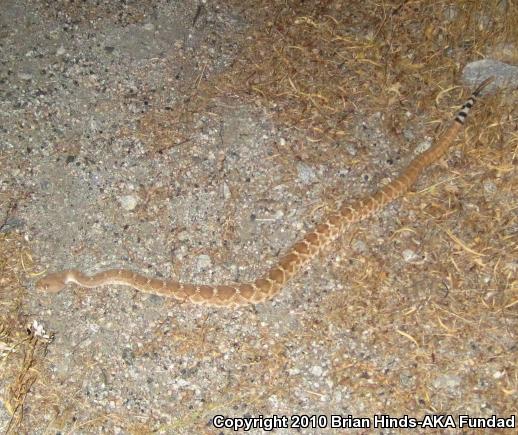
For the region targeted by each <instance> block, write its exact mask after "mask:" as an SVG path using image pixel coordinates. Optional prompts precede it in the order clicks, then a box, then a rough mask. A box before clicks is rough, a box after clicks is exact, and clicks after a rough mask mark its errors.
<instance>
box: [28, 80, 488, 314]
mask: <svg viewBox="0 0 518 435" xmlns="http://www.w3.org/2000/svg"><path fill="white" fill-rule="evenodd" d="M491 81H492V78H489V79H487V80H485V81H484V82H482V83H481V84H480V86H479V87H478V88H477V89H476V90H475V91H474V92H473V94H472V95H471V97H470V98H469V99H468V100H467V101H466V103H464V105H463V106H462V108H461V110H460V111H459V112H458V113H457V116H456V117H455V119H454V121H453V123H452V125H451V126H450V127H449V128H448V129H447V130H446V131H445V133H444V134H443V135H442V136H441V137H440V138H439V140H438V141H437V142H436V143H435V144H434V145H433V146H432V147H430V148H429V149H428V150H426V151H425V152H423V153H422V154H420V155H419V156H417V157H416V158H415V159H414V160H412V162H411V163H410V164H409V165H408V166H407V167H406V169H404V170H403V171H402V173H401V174H400V175H399V176H398V177H397V178H396V179H395V180H393V181H392V182H390V183H389V184H387V185H386V186H384V187H383V188H381V189H380V190H379V191H378V192H376V193H375V194H373V195H371V196H369V197H367V198H364V199H361V200H358V201H355V202H353V203H351V204H348V203H344V204H343V205H342V206H341V207H340V208H339V209H338V210H337V211H336V212H334V213H332V214H330V215H329V216H327V218H326V219H325V220H324V221H323V222H322V223H320V224H319V225H317V226H316V227H315V228H314V229H313V231H311V232H309V233H307V234H306V235H305V236H304V237H303V238H302V240H300V241H298V242H296V243H295V244H293V245H292V246H291V247H290V248H289V249H288V251H287V253H286V254H285V255H284V256H282V257H281V258H280V259H279V261H278V262H277V263H276V264H275V265H274V266H273V267H272V268H271V269H270V270H268V271H267V272H266V273H265V274H264V276H262V277H260V278H258V279H256V280H255V281H253V282H250V283H236V284H228V285H197V284H190V283H181V282H176V281H167V280H162V279H157V278H148V277H146V276H143V275H140V274H138V273H135V272H132V271H130V270H126V269H111V270H106V271H104V272H100V273H97V274H95V275H92V276H87V275H85V274H84V273H82V272H80V271H78V270H64V271H61V272H54V273H50V274H48V275H47V276H45V277H43V278H42V279H40V280H39V281H38V282H37V284H36V288H37V289H39V290H42V291H47V292H52V293H56V292H59V291H61V290H62V289H63V288H64V287H65V286H66V285H67V284H68V283H76V284H78V285H80V286H81V287H87V288H93V287H99V286H103V285H109V284H121V285H126V286H130V287H132V288H134V289H137V290H139V291H141V292H145V293H151V294H155V295H160V296H168V297H173V298H175V299H177V300H180V301H188V302H192V303H195V304H205V305H212V306H229V307H231V306H240V305H246V304H255V303H259V302H263V301H266V300H268V299H271V298H272V297H274V296H275V295H276V294H278V293H279V292H280V291H281V289H282V287H283V286H284V284H286V282H287V281H288V280H289V279H291V278H292V277H293V276H295V275H296V274H297V273H298V272H299V271H300V270H301V269H302V268H303V267H304V266H305V265H306V264H307V263H308V262H309V261H310V260H311V259H312V258H314V257H315V256H317V255H318V254H319V253H320V251H321V250H322V249H324V248H325V247H326V246H327V245H329V244H330V243H331V242H332V241H334V240H335V239H336V238H337V237H338V236H339V235H341V234H342V233H343V232H344V231H345V229H346V227H347V226H348V225H349V224H351V223H353V222H357V221H360V220H362V219H365V218H367V217H369V216H371V215H372V214H374V213H375V212H377V211H378V210H380V209H382V208H383V207H385V206H386V205H387V204H388V203H390V202H392V201H393V200H394V199H396V198H398V197H399V196H401V195H403V194H404V193H405V192H407V191H408V189H409V188H410V186H411V185H412V184H413V183H414V182H415V181H416V179H417V178H418V176H419V175H420V174H421V172H423V171H424V170H425V169H426V168H427V167H428V166H429V165H430V164H431V163H433V162H435V161H436V160H438V159H439V158H440V157H441V156H442V155H443V154H444V153H445V152H446V151H447V149H448V148H449V147H450V145H451V144H452V143H453V141H454V140H455V138H456V136H457V133H458V132H459V130H460V129H461V128H462V127H463V125H464V122H465V120H466V118H467V115H468V112H469V110H470V109H471V107H472V106H473V104H474V103H475V99H476V97H478V95H479V94H480V92H481V91H482V89H483V88H484V87H486V86H487V84H488V83H490V82H491Z"/></svg>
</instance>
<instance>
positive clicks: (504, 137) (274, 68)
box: [0, 0, 518, 433]
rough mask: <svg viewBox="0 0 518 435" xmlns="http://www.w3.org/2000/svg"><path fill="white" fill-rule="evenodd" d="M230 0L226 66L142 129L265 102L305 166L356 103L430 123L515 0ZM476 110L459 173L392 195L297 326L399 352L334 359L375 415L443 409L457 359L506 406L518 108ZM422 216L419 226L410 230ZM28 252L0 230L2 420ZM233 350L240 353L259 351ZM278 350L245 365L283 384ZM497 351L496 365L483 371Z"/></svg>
mask: <svg viewBox="0 0 518 435" xmlns="http://www.w3.org/2000/svg"><path fill="white" fill-rule="evenodd" d="M235 3H236V7H239V8H240V9H241V10H242V11H243V13H244V14H246V15H248V16H249V18H250V19H251V20H253V21H254V26H253V27H252V30H251V32H250V34H249V35H247V37H246V39H245V40H244V41H239V42H240V43H241V45H242V51H241V53H240V55H239V56H238V57H237V59H236V61H235V64H234V65H233V67H232V68H231V69H230V70H229V71H228V72H226V73H225V74H224V75H222V76H221V77H217V78H216V79H215V80H211V81H210V82H204V81H203V80H200V81H197V83H195V84H193V89H192V90H191V91H189V92H186V95H187V94H188V95H189V97H188V98H187V99H186V100H185V104H184V108H185V109H184V110H177V111H167V110H163V111H162V110H152V111H150V112H148V113H147V114H146V115H145V116H144V117H143V119H142V123H141V131H140V134H141V135H142V138H143V139H145V140H146V141H149V143H150V144H151V143H154V144H158V150H161V149H164V148H167V147H170V146H175V145H177V144H180V143H183V142H184V141H186V140H188V138H189V135H188V128H189V120H190V119H191V117H190V115H191V114H192V113H193V112H199V111H203V110H206V109H207V105H208V102H210V101H212V99H213V98H215V97H216V96H218V97H224V98H226V99H227V100H228V99H232V98H239V99H240V100H243V99H245V100H248V101H249V102H250V104H253V105H261V106H264V107H267V108H268V109H269V110H271V111H272V112H273V113H275V114H276V120H277V122H279V123H281V124H282V125H284V126H285V127H286V128H288V129H291V130H292V132H293V134H294V135H300V136H301V137H303V138H304V139H306V140H307V142H306V143H305V145H304V146H305V147H306V151H305V152H306V155H307V158H308V161H309V162H311V163H313V162H318V161H319V160H321V159H325V157H326V154H327V152H326V151H328V150H329V149H330V148H329V147H330V144H333V143H334V142H336V141H338V140H340V141H342V140H354V138H352V137H351V131H352V129H351V125H352V123H353V122H357V120H358V116H361V115H368V114H372V113H375V112H382V113H385V114H386V116H385V123H386V128H387V131H389V132H391V134H393V136H394V138H395V140H397V141H401V139H400V135H401V132H402V131H403V130H404V129H405V128H407V126H408V124H409V123H411V124H414V125H419V126H420V127H419V128H420V130H419V131H420V133H421V134H428V135H430V136H435V135H436V134H437V126H438V125H439V122H440V121H442V120H444V119H448V117H449V116H450V115H451V113H452V106H454V105H456V104H458V103H459V102H460V101H462V96H463V94H464V95H465V93H464V92H463V90H462V89H460V88H458V87H456V86H455V84H457V83H459V82H460V80H459V75H460V71H461V69H462V67H463V66H464V65H465V64H466V63H468V62H469V61H473V60H476V59H478V58H480V57H481V56H482V55H483V54H484V53H493V56H495V53H496V57H499V56H500V57H502V58H503V57H504V51H503V50H502V49H501V47H502V44H505V43H508V42H512V41H517V40H518V11H517V10H516V5H515V4H514V3H512V2H507V5H508V8H509V10H504V9H503V6H501V5H502V2H497V1H484V0H470V1H439V2H438V1H409V2H401V1H385V2H374V1H369V0H362V1H358V2H338V1H321V2H298V1H286V0H282V1H280V0H279V1H261V2H256V1H238V2H235ZM513 8H514V9H513ZM504 60H505V59H504ZM200 79H201V77H200ZM515 97H516V95H515ZM511 101H512V100H511ZM477 111H478V112H477V114H476V117H477V126H474V125H470V126H469V127H468V129H467V130H466V132H465V134H464V137H462V138H461V140H462V142H463V143H464V144H468V145H465V146H464V147H463V151H464V154H463V158H462V159H461V160H460V161H457V166H456V168H455V170H456V171H458V173H456V174H454V176H453V177H452V178H451V179H447V180H443V179H442V178H441V180H442V181H440V182H438V183H437V184H434V185H432V186H431V187H428V188H426V189H424V190H421V191H418V192H415V193H414V194H412V195H410V196H409V197H407V199H405V204H404V207H405V209H406V210H408V213H407V214H405V216H404V217H402V218H401V225H400V227H399V229H398V230H397V231H395V232H394V233H393V234H390V235H389V236H387V239H386V240H385V245H384V249H383V250H381V251H380V252H371V254H372V255H362V256H361V258H356V259H355V261H354V262H353V263H352V264H351V263H337V264H334V265H333V272H334V273H335V274H336V276H337V280H338V281H341V282H343V285H344V287H345V288H348V289H349V290H348V292H347V298H345V297H344V294H343V292H342V291H340V292H337V293H335V294H331V295H329V296H328V297H327V300H326V302H325V303H326V305H327V306H328V316H327V318H326V319H325V321H323V322H320V323H318V322H314V321H313V320H309V319H307V320H306V325H304V326H305V328H306V330H307V331H308V333H307V339H308V340H314V339H316V338H319V339H322V337H325V336H326V330H327V328H328V327H329V324H333V325H335V326H336V327H339V328H342V329H344V330H348V331H350V334H351V339H354V337H355V336H356V335H358V337H360V335H361V337H363V339H364V338H365V336H366V335H365V334H366V333H367V336H368V337H369V340H371V344H372V347H373V349H376V351H377V352H378V353H385V354H386V355H387V359H394V360H398V359H399V360H400V361H406V364H399V365H397V369H395V370H393V371H388V372H386V371H384V370H383V367H382V365H377V364H376V363H374V362H370V361H365V360H362V358H361V357H360V356H358V355H354V354H348V353H343V354H340V355H336V358H334V361H335V367H334V369H333V370H334V372H333V379H334V381H335V383H336V384H338V385H348V386H349V388H350V389H351V394H352V395H354V397H356V398H361V399H363V400H371V399H372V397H371V396H370V395H371V393H372V392H373V388H374V386H380V385H381V386H383V387H384V388H385V389H386V390H387V391H388V392H389V394H390V396H391V399H392V401H391V404H390V407H389V408H388V409H385V410H384V412H386V413H388V414H394V415H400V414H402V413H406V414H420V413H422V412H424V411H426V412H435V413H442V412H450V411H451V410H452V407H453V406H454V405H455V404H454V403H452V399H451V398H449V397H448V396H447V395H446V394H444V395H442V394H438V395H436V396H434V397H431V396H430V388H429V387H430V383H431V382H433V379H434V378H435V377H436V376H437V375H438V374H440V373H447V372H455V370H456V369H457V368H458V367H463V368H464V370H465V371H467V372H469V373H472V376H470V377H469V379H468V381H467V384H465V385H463V389H464V391H466V392H469V391H471V392H473V393H474V394H479V395H480V396H482V397H483V398H484V400H485V401H486V402H487V403H489V404H491V406H492V409H493V410H494V411H495V412H496V413H498V414H501V415H509V414H513V413H514V414H516V412H517V409H516V396H517V394H518V368H517V365H516V361H517V354H518V350H517V348H516V329H513V327H515V326H516V315H517V309H518V280H517V278H516V277H517V275H518V274H517V270H518V263H517V260H516V258H517V255H518V239H517V228H518V221H517V217H516V207H517V204H516V192H517V191H518V182H517V178H516V170H515V167H516V163H517V159H518V137H517V136H516V132H515V128H516V119H518V113H517V109H516V105H514V106H513V105H512V104H508V103H507V102H506V100H505V96H503V95H500V96H497V97H493V98H485V100H484V107H479V108H477ZM407 113H411V117H410V118H409V116H408V114H407ZM423 122H426V126H425V127H423ZM172 132H173V133H174V140H171V134H172ZM155 151H156V150H155ZM361 158H362V159H365V160H366V159H368V155H364V156H361ZM431 179H433V175H432V176H431ZM495 192H496V193H495ZM460 197H462V202H461V201H460ZM463 204H464V206H463ZM466 204H469V205H472V207H471V208H469V209H465V208H463V207H465V205H466ZM412 215H413V216H415V218H413V219H412V218H410V217H409V216H412ZM368 225H369V223H366V224H365V225H363V226H362V228H361V230H360V232H361V233H362V236H363V238H364V239H366V241H367V244H368V245H369V246H374V247H375V246H376V243H377V241H376V240H375V238H374V236H371V235H369V232H368V231H362V230H363V229H366V228H367V227H368ZM423 227H426V228H429V229H431V230H430V231H428V232H426V233H423V232H422V231H420V230H419V228H423ZM347 242H348V241H346V242H344V243H347ZM415 246H419V247H420V249H419V250H420V252H425V253H426V255H427V259H428V261H426V262H422V263H415V264H412V265H410V266H409V265H408V264H407V263H402V262H401V261H400V260H398V259H399V258H400V256H401V255H400V252H401V250H402V249H405V248H407V247H415ZM26 249H27V248H26V246H25V244H24V243H23V241H22V240H21V238H20V237H19V236H17V235H16V234H7V235H5V234H4V235H2V236H1V237H0V265H1V269H2V276H1V278H0V279H1V285H0V304H1V305H0V309H1V310H2V312H1V314H2V322H3V323H2V325H0V331H1V335H0V351H1V354H0V355H1V358H2V359H1V360H0V364H1V366H0V377H1V378H0V381H1V383H2V384H4V385H8V386H9V387H8V388H7V389H6V391H7V395H6V396H4V398H3V401H4V406H5V407H6V409H7V410H8V411H9V412H10V413H11V415H12V416H13V419H12V424H11V426H10V430H11V431H12V432H13V433H14V432H16V427H17V426H18V425H19V424H20V422H21V421H22V419H23V416H24V413H23V404H24V400H25V398H26V396H27V394H30V391H31V386H32V385H33V383H34V382H37V381H38V373H39V368H38V367H40V364H41V361H42V359H43V356H44V350H45V344H44V343H42V342H40V341H38V340H36V339H35V338H33V337H31V336H27V333H26V325H25V320H24V313H23V312H22V311H21V310H20V307H21V306H22V300H23V298H24V297H25V290H24V289H23V287H22V286H21V285H20V281H22V279H23V277H24V276H25V275H26V273H27V267H28V268H29V269H30V266H27V260H29V259H30V256H29V255H28V254H27V251H26ZM374 250H375V248H372V251H374ZM507 325H512V326H511V327H509V326H507ZM176 338H177V340H178V342H177V346H178V348H179V350H182V351H185V348H187V347H189V348H191V349H193V348H194V349H197V348H199V346H200V343H199V341H197V340H199V338H198V337H195V338H192V341H193V342H190V341H191V339H190V338H189V337H188V336H187V335H185V334H184V335H183V336H182V337H179V336H176ZM288 338H289V337H287V339H288ZM439 343H440V345H441V346H440V348H441V352H440V353H438V352H437V350H436V349H437V346H438V344H439ZM243 352H244V354H245V355H248V357H250V356H251V355H253V354H254V353H257V355H261V354H262V353H261V352H262V349H257V350H254V349H244V350H243ZM281 361H283V355H282V350H279V352H278V354H276V357H275V358H272V359H270V360H268V361H264V363H265V364H264V365H261V364H256V365H255V366H254V367H255V369H254V370H259V371H261V373H262V376H261V377H260V378H259V379H261V378H263V377H266V375H269V376H271V377H273V378H274V379H275V378H276V376H278V377H279V379H278V380H279V382H278V385H283V386H285V384H284V383H283V382H282V379H281V376H282V371H281V370H280V369H279V367H278V364H280V362H281ZM259 362H260V361H259ZM267 362H268V364H266V363H267ZM496 362H498V363H499V364H498V367H504V368H505V369H504V370H503V371H498V372H495V370H493V368H494V367H496V366H497V364H496ZM243 363H244V362H243ZM383 366H385V364H383ZM403 378H405V379H407V380H408V382H409V383H410V384H411V387H409V388H408V389H404V388H403V387H402V381H401V380H402V379H403ZM243 382H244V383H247V382H248V384H247V385H241V386H240V387H241V390H242V391H253V388H254V382H252V380H251V379H249V380H247V379H243ZM270 384H271V385H275V384H276V383H275V382H274V381H270ZM234 387H235V386H234ZM277 394H281V393H280V392H278V391H277ZM373 400H374V399H373ZM376 400H378V399H376ZM208 408H210V405H208ZM100 418H101V417H100ZM194 420H196V418H194ZM94 423H95V422H92V424H93V425H94V426H95V424H94ZM190 424H191V422H179V423H178V425H179V426H180V427H182V426H184V425H187V426H189V425H190ZM26 427H27V426H26ZM169 429H171V428H169Z"/></svg>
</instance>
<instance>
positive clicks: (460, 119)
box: [455, 77, 494, 125]
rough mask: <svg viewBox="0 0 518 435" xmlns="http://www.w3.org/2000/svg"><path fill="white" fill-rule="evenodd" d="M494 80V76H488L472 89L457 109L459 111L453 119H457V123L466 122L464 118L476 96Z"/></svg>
mask: <svg viewBox="0 0 518 435" xmlns="http://www.w3.org/2000/svg"><path fill="white" fill-rule="evenodd" d="M493 80H494V77H489V78H487V79H486V80H484V81H483V82H482V83H480V85H479V86H478V88H477V89H475V90H474V91H473V93H472V94H471V97H469V99H468V101H466V102H465V103H464V105H463V106H462V107H461V109H460V110H459V113H457V116H456V117H455V121H457V122H458V123H459V124H461V125H464V122H466V118H467V117H468V114H469V110H470V109H471V108H472V107H473V105H474V104H475V101H476V99H477V97H478V96H479V95H480V93H481V92H482V89H484V88H485V87H486V86H487V85H488V84H489V83H491V82H492V81H493Z"/></svg>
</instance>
